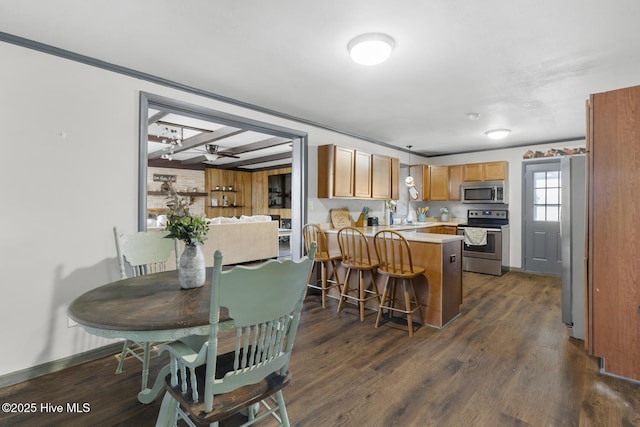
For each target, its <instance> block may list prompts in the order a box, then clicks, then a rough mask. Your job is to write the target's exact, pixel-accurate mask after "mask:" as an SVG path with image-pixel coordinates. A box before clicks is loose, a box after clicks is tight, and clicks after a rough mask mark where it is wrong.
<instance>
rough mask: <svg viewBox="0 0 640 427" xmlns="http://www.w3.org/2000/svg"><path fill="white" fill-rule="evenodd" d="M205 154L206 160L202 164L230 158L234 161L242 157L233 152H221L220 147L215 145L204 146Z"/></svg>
mask: <svg viewBox="0 0 640 427" xmlns="http://www.w3.org/2000/svg"><path fill="white" fill-rule="evenodd" d="M204 148H205V150H204V151H205V154H204V155H203V156H204V159H202V157H201V159H202V163H213V162H215V161H216V160H218V159H219V158H221V157H229V158H232V159H239V158H240V156H237V155H235V154H234V153H233V152H231V151H220V146H219V145H215V144H206V145H205V146H204Z"/></svg>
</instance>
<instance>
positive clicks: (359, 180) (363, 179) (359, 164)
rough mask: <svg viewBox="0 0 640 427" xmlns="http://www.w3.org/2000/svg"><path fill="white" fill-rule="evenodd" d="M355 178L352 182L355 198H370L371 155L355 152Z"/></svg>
mask: <svg viewBox="0 0 640 427" xmlns="http://www.w3.org/2000/svg"><path fill="white" fill-rule="evenodd" d="M355 160H356V165H355V168H354V170H355V176H354V180H353V195H354V196H355V197H357V198H370V197H371V177H372V174H371V154H369V153H364V152H362V151H357V150H356V152H355Z"/></svg>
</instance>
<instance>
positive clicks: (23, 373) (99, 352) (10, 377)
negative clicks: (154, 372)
mask: <svg viewBox="0 0 640 427" xmlns="http://www.w3.org/2000/svg"><path fill="white" fill-rule="evenodd" d="M121 351H122V343H121V342H116V343H113V344H109V345H106V346H104V347H99V348H96V349H93V350H89V351H85V352H83V353H78V354H74V355H73V356H69V357H65V358H63V359H58V360H54V361H51V362H47V363H43V364H42V365H37V366H32V367H30V368H26V369H22V370H20V371H16V372H11V373H10V374H6V375H2V376H0V388H3V387H8V386H10V385H14V384H18V383H21V382H23V381H27V380H31V379H33V378H37V377H41V376H42V375H47V374H51V373H53V372H58V371H61V370H63V369H65V368H69V367H71V366H76V365H79V364H81V363H85V362H89V361H91V360H95V359H100V358H101V357H105V356H110V355H112V354H116V353H120V352H121ZM113 369H114V370H115V365H114V368H113Z"/></svg>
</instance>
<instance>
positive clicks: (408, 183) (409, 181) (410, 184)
mask: <svg viewBox="0 0 640 427" xmlns="http://www.w3.org/2000/svg"><path fill="white" fill-rule="evenodd" d="M411 147H413V145H407V148H408V149H409V176H407V178H405V180H404V184H405V185H406V186H407V187H413V186H414V185H415V182H414V180H413V177H412V176H411Z"/></svg>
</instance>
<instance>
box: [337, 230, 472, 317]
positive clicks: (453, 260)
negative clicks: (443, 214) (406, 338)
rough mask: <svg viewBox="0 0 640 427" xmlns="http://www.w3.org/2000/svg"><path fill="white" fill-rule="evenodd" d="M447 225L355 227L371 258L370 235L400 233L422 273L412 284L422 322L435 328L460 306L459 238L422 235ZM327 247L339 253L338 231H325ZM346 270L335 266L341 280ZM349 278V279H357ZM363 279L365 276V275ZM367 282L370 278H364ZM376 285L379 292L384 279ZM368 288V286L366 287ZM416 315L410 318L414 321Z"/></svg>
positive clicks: (373, 304) (457, 312) (373, 306)
mask: <svg viewBox="0 0 640 427" xmlns="http://www.w3.org/2000/svg"><path fill="white" fill-rule="evenodd" d="M443 225H450V226H455V225H456V223H451V222H427V223H418V224H404V225H391V226H386V225H382V226H371V227H369V226H367V227H356V228H358V229H360V230H361V231H362V232H363V233H364V234H365V236H367V240H368V245H369V250H370V253H371V256H372V257H373V258H375V257H376V251H375V248H374V246H373V236H374V235H375V233H377V232H378V231H381V230H394V231H398V232H399V233H400V234H402V235H403V236H404V237H405V238H406V239H407V241H408V242H409V247H410V248H411V255H412V258H413V263H414V265H416V266H420V267H423V268H424V269H425V272H424V274H423V275H422V276H418V277H417V278H416V279H414V281H415V286H416V293H417V294H418V295H417V297H418V300H419V301H420V303H421V304H423V309H422V314H423V317H424V319H425V323H426V324H428V325H429V326H433V327H436V328H443V327H444V326H446V325H447V324H448V323H449V322H451V321H452V320H453V319H455V318H456V317H457V316H459V315H460V306H461V305H462V241H463V239H464V238H463V237H462V236H457V235H451V234H436V233H429V232H425V230H428V228H431V227H437V226H443ZM325 232H326V234H327V240H328V242H329V248H330V249H332V250H339V249H340V247H339V245H338V230H337V229H326V230H325ZM345 273H346V269H345V268H344V267H342V266H339V267H338V274H339V275H340V277H341V278H344V276H345ZM356 276H357V275H352V276H351V280H355V279H357V277H356ZM365 277H367V276H365ZM367 280H369V281H370V279H367ZM376 283H377V285H378V289H379V290H380V292H382V289H383V288H384V277H383V276H382V275H377V279H376ZM369 286H370V284H369ZM330 295H332V296H334V297H336V298H337V297H338V293H337V291H336V289H335V288H334V289H331V290H330ZM367 308H370V309H372V310H377V308H378V304H377V302H376V301H375V300H370V302H369V305H368V306H367ZM417 317H418V316H414V321H415V320H416V319H417Z"/></svg>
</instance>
